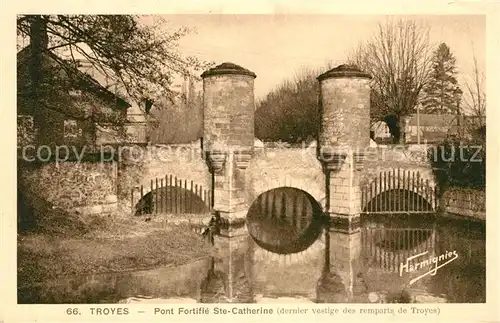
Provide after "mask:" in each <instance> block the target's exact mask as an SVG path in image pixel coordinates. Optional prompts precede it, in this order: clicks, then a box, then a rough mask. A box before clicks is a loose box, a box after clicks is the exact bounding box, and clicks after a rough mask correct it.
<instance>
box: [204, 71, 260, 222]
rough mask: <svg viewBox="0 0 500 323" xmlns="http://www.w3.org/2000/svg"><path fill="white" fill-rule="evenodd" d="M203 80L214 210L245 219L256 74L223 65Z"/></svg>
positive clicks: (206, 153) (206, 142)
mask: <svg viewBox="0 0 500 323" xmlns="http://www.w3.org/2000/svg"><path fill="white" fill-rule="evenodd" d="M201 77H202V78H203V143H204V144H203V146H204V151H205V155H206V158H207V164H208V166H209V167H210V170H211V172H212V176H213V189H214V192H213V198H214V200H213V204H214V210H216V211H219V212H220V213H221V215H222V216H224V217H227V218H229V219H234V218H244V217H245V214H240V213H244V211H245V210H244V209H243V208H242V207H241V206H242V204H243V202H244V199H243V189H244V187H243V186H242V184H241V183H243V180H242V178H243V177H244V172H245V169H246V167H247V166H248V163H249V161H250V158H251V156H252V153H253V145H254V112H255V99H254V79H255V78H256V75H255V74H254V73H253V72H251V71H249V70H247V69H245V68H243V67H241V66H238V65H236V64H233V63H223V64H221V65H218V66H216V67H214V68H212V69H209V70H207V71H205V72H204V73H203V74H202V75H201ZM238 183H240V184H238ZM240 186H241V187H240Z"/></svg>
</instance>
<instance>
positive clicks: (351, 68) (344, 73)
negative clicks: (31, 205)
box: [317, 64, 372, 81]
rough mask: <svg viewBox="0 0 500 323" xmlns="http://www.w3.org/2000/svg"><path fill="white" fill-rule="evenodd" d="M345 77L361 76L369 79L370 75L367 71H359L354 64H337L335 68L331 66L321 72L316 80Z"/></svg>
mask: <svg viewBox="0 0 500 323" xmlns="http://www.w3.org/2000/svg"><path fill="white" fill-rule="evenodd" d="M341 77H342V78H345V77H362V78H368V79H371V78H372V77H371V75H370V74H368V73H365V72H363V71H361V70H360V69H359V68H358V67H357V66H355V65H348V64H344V65H339V66H337V67H335V68H332V69H331V70H329V71H327V72H325V73H323V74H321V75H320V76H318V77H317V79H318V81H322V80H326V79H329V78H341Z"/></svg>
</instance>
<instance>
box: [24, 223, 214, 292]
mask: <svg viewBox="0 0 500 323" xmlns="http://www.w3.org/2000/svg"><path fill="white" fill-rule="evenodd" d="M210 253H211V248H210V246H209V245H208V244H207V243H206V242H205V241H204V240H203V239H202V237H201V235H200V233H198V232H195V231H193V228H192V226H191V224H189V223H187V222H180V223H179V221H168V222H167V221H166V220H165V221H162V220H159V219H150V220H146V219H145V218H133V217H120V216H109V217H92V218H89V217H86V218H82V217H81V216H79V215H75V214H73V215H68V214H65V215H64V218H62V217H58V216H57V215H54V216H51V217H47V218H45V219H44V221H40V222H39V223H38V225H37V226H36V227H34V228H32V229H30V230H29V231H26V232H23V233H20V234H18V239H17V256H18V257H17V261H18V285H24V286H26V285H30V284H34V283H38V282H43V281H47V280H54V279H58V278H61V277H65V276H75V275H89V274H98V273H113V272H123V271H130V270H143V269H149V268H155V267H159V266H176V265H181V264H185V263H189V262H191V261H193V260H196V259H200V258H202V257H206V256H207V255H209V254H210Z"/></svg>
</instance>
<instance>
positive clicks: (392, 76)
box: [348, 20, 431, 143]
mask: <svg viewBox="0 0 500 323" xmlns="http://www.w3.org/2000/svg"><path fill="white" fill-rule="evenodd" d="M428 32H429V30H428V28H427V27H425V26H422V25H420V24H418V23H417V22H415V21H412V20H398V21H395V22H392V21H387V22H386V23H385V24H379V26H378V30H377V32H376V33H375V35H374V36H373V38H372V39H370V40H368V41H365V42H362V43H361V44H360V45H359V46H358V48H357V49H356V50H354V51H353V53H352V54H351V55H350V57H349V58H348V62H349V63H350V64H352V65H356V66H358V67H359V68H360V69H361V70H363V71H365V72H367V73H369V74H370V75H372V77H373V78H372V80H371V84H370V86H371V90H372V96H371V112H370V117H371V120H372V122H376V121H385V122H386V123H387V125H388V127H389V130H390V132H391V135H392V136H393V137H394V139H395V141H396V142H399V143H404V140H405V133H404V121H405V117H406V116H408V115H409V114H411V113H413V112H414V110H415V107H416V106H417V104H418V103H419V100H420V97H421V94H422V93H421V92H422V89H423V88H424V86H425V85H426V83H427V81H428V78H429V74H430V71H431V68H430V67H431V55H430V49H429V48H430V47H429V41H428Z"/></svg>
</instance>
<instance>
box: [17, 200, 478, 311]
mask: <svg viewBox="0 0 500 323" xmlns="http://www.w3.org/2000/svg"><path fill="white" fill-rule="evenodd" d="M276 200H277V201H283V197H282V196H278V197H277V198H276ZM289 200H291V201H293V200H294V198H290V199H289ZM269 201H271V199H269V200H268V203H269V204H268V206H271V205H274V210H275V211H274V217H275V218H280V216H278V215H279V214H283V213H280V212H277V213H276V210H280V209H283V205H284V204H286V202H285V203H284V204H283V203H281V204H279V203H276V204H273V203H271V202H269ZM260 202H261V203H264V202H262V200H260ZM263 205H266V204H263ZM277 205H278V207H277ZM292 205H293V204H292ZM297 205H300V203H297ZM304 205H306V204H304ZM288 209H289V208H288V205H287V206H286V207H285V211H286V210H288ZM290 209H291V210H293V209H294V208H293V207H292V208H290ZM297 209H300V208H297ZM269 210H272V208H270V207H269ZM308 210H309V211H308V212H309V213H306V214H310V215H309V217H307V216H306V218H308V219H309V220H308V221H309V223H312V222H314V221H313V220H312V219H314V217H313V216H312V214H311V213H310V212H311V208H310V206H309V209H308ZM270 212H271V211H270ZM272 214H273V213H272V212H271V213H269V214H268V216H269V217H270V218H273V215H272ZM285 214H286V215H285V218H289V215H291V214H302V213H300V212H299V213H295V212H291V213H288V212H285ZM254 216H255V215H252V217H254ZM261 217H262V216H261ZM257 218H259V217H256V216H255V217H254V218H253V220H252V221H256V220H255V219H257ZM289 219H290V220H287V221H286V223H288V224H289V225H290V223H291V224H292V225H293V223H294V222H293V217H291V218H289ZM361 225H362V228H361V230H360V232H358V233H354V234H350V235H347V234H343V233H338V232H333V231H329V230H328V229H327V228H324V227H323V228H322V230H320V233H319V234H318V236H317V239H316V240H315V241H313V243H312V244H311V245H310V246H309V247H308V248H306V249H304V250H301V248H296V249H295V250H296V252H293V253H277V252H272V251H269V250H266V249H264V248H262V247H261V246H260V245H259V243H261V242H262V241H267V242H268V243H269V244H271V243H270V242H276V241H279V243H283V244H281V245H280V244H278V247H283V246H286V247H289V246H290V244H291V243H290V241H292V239H290V238H289V237H286V238H285V237H284V238H282V239H281V240H273V239H274V238H271V237H267V238H266V237H265V235H262V236H260V237H261V239H260V240H259V239H256V238H255V237H254V236H251V235H250V234H248V233H246V234H242V235H241V236H240V237H237V238H233V240H232V241H234V243H233V242H232V244H231V245H230V246H226V249H223V252H220V253H218V254H215V255H214V256H212V257H211V258H208V259H205V260H201V261H198V262H196V263H192V264H188V265H185V266H180V267H174V268H160V269H155V270H151V271H142V272H136V273H135V272H134V273H127V274H110V275H102V277H98V276H92V277H88V278H81V277H80V278H78V280H74V279H73V280H67V281H66V280H65V281H63V280H61V281H58V282H57V283H58V286H56V285H55V284H47V285H45V286H39V287H38V288H37V289H34V288H29V289H28V288H27V289H26V290H29V291H30V292H31V293H34V292H35V291H36V293H37V295H28V296H30V297H32V298H31V299H32V300H36V301H37V302H38V303H54V302H55V303H61V302H62V303H64V302H69V301H70V302H73V303H78V302H102V301H107V302H117V301H120V300H121V301H122V302H123V301H124V299H129V298H130V297H133V298H134V299H136V300H137V299H140V298H138V296H139V295H141V297H146V298H147V301H148V302H154V299H158V302H162V300H172V299H179V298H183V299H192V300H196V301H198V302H202V303H222V302H240V303H252V302H261V301H262V302H264V301H265V302H267V303H271V302H273V300H275V301H276V302H279V301H280V299H278V298H287V299H290V298H295V299H300V300H301V301H310V302H317V303H335V302H354V303H366V302H382V303H383V302H399V303H401V302H406V303H408V302H430V303H435V302H443V301H447V302H475V303H478V302H484V301H485V288H486V284H485V282H486V280H485V273H486V270H485V268H486V255H485V225H484V223H479V224H478V223H475V222H471V221H466V220H460V221H459V220H454V221H451V220H448V219H446V218H442V217H435V216H426V217H423V216H422V215H418V216H416V215H412V216H394V215H378V216H374V215H368V216H366V217H362V221H361ZM250 227H251V225H250V224H249V231H250ZM309 227H310V225H309ZM306 228H307V226H303V227H302V228H301V229H300V230H297V231H296V232H298V233H297V234H298V236H299V237H300V236H301V235H302V234H303V233H304V232H306V231H307V229H306ZM273 230H277V231H275V234H284V233H282V232H287V234H288V232H289V231H287V230H289V228H284V229H283V230H284V231H279V229H276V228H274V229H273ZM301 232H302V233H301ZM250 233H253V234H255V235H256V236H257V233H256V232H255V231H252V232H250ZM268 235H269V233H268ZM224 239H226V240H224ZM209 241H210V240H209ZM257 241H259V243H257ZM224 243H226V244H227V238H224V237H217V238H216V239H215V245H216V247H220V248H222V246H223V245H224ZM292 245H293V244H292ZM275 247H276V246H275ZM224 250H225V251H224ZM299 250H300V251H299ZM280 251H286V250H284V247H283V249H281V250H280ZM453 251H456V252H457V254H458V255H459V257H458V259H456V260H455V261H453V262H451V263H449V264H447V265H446V266H444V267H442V268H440V269H439V270H438V271H437V273H436V275H435V276H431V275H428V276H426V277H424V278H422V279H420V280H418V281H417V282H416V283H415V284H413V285H411V286H410V285H409V281H410V280H411V279H413V278H415V277H417V276H419V275H421V274H422V272H425V271H426V270H428V268H424V269H423V271H416V272H408V273H407V272H403V273H402V274H401V273H400V272H399V268H400V267H399V266H400V265H401V263H402V262H404V261H405V260H406V259H407V257H409V256H411V255H416V254H419V253H423V252H428V254H426V257H427V256H430V255H434V256H439V255H442V254H444V253H446V252H453ZM422 259H423V258H422ZM74 286H78V288H76V287H74ZM22 293H23V291H21V294H22ZM26 295H27V294H25V296H26ZM150 298H153V299H150ZM160 299H161V300H160ZM281 300H282V299H281Z"/></svg>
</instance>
